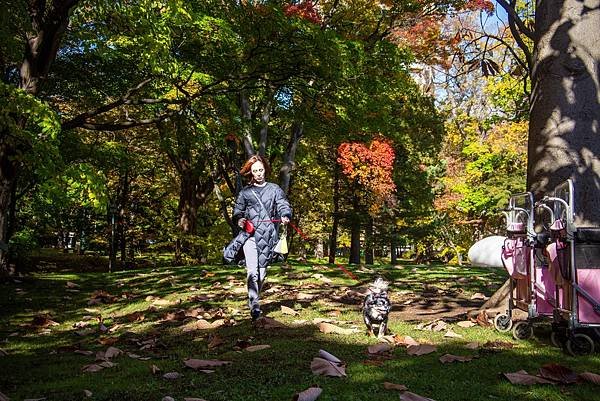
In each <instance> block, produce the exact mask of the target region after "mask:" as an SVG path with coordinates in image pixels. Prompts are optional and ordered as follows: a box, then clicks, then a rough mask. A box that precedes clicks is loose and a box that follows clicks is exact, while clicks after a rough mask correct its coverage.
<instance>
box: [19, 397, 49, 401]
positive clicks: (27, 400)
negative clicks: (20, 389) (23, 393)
mask: <svg viewBox="0 0 600 401" xmlns="http://www.w3.org/2000/svg"><path fill="white" fill-rule="evenodd" d="M45 399H46V397H41V398H25V399H24V400H23V401H44V400H45Z"/></svg>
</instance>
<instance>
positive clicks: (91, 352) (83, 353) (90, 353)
mask: <svg viewBox="0 0 600 401" xmlns="http://www.w3.org/2000/svg"><path fill="white" fill-rule="evenodd" d="M73 352H74V353H76V354H81V355H85V356H89V355H93V354H94V351H86V350H83V349H76V350H75V351H73Z"/></svg>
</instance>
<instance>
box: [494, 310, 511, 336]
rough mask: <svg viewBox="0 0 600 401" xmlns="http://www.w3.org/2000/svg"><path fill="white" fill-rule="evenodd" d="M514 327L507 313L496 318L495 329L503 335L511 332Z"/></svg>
mask: <svg viewBox="0 0 600 401" xmlns="http://www.w3.org/2000/svg"><path fill="white" fill-rule="evenodd" d="M512 326H513V321H512V319H511V318H510V316H508V315H507V314H506V313H500V314H498V315H496V317H495V318H494V327H495V328H496V330H498V331H499V332H501V333H506V332H507V331H510V329H512Z"/></svg>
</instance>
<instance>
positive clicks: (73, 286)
mask: <svg viewBox="0 0 600 401" xmlns="http://www.w3.org/2000/svg"><path fill="white" fill-rule="evenodd" d="M65 285H66V286H67V288H77V287H79V284H75V283H74V282H72V281H67V283H66V284H65Z"/></svg>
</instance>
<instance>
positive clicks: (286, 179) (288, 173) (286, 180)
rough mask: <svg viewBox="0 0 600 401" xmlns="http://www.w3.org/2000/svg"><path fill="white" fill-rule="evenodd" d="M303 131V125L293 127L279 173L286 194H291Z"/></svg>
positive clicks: (298, 124) (297, 124)
mask: <svg viewBox="0 0 600 401" xmlns="http://www.w3.org/2000/svg"><path fill="white" fill-rule="evenodd" d="M303 131H304V126H303V124H302V123H299V122H296V123H294V125H293V126H292V135H291V137H290V141H289V143H288V147H287V151H286V152H285V159H284V161H283V166H281V170H280V171H279V185H280V186H281V189H283V192H285V193H286V194H287V193H289V189H290V180H291V177H292V170H293V168H294V160H295V159H296V150H297V149H298V144H299V143H300V139H301V138H302V134H303Z"/></svg>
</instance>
